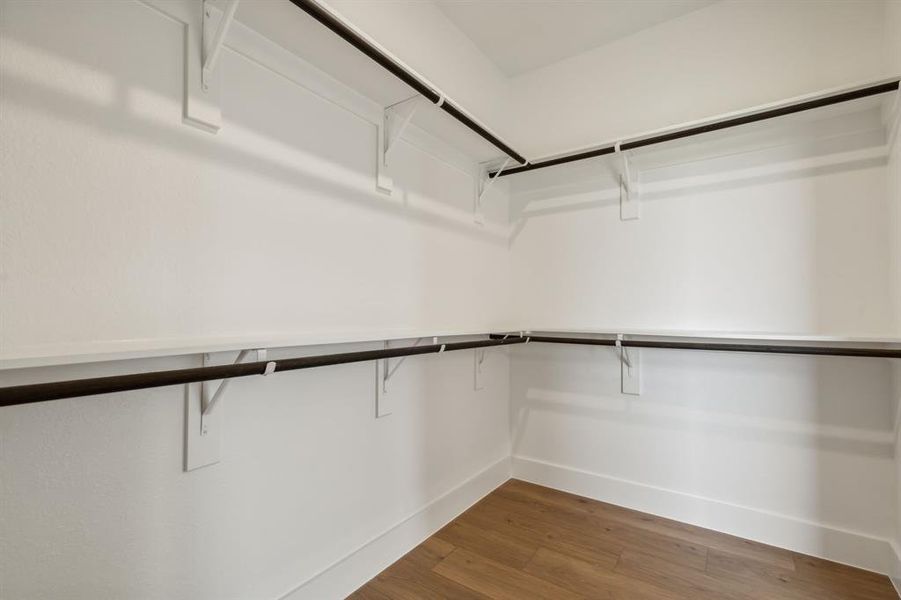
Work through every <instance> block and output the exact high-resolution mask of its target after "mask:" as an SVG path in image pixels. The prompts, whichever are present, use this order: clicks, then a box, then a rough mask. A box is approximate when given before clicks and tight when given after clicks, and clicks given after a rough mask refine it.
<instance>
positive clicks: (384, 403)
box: [375, 337, 438, 419]
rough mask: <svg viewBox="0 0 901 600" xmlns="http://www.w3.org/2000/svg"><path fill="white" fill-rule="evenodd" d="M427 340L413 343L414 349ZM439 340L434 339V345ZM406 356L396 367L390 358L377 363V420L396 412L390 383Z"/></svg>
mask: <svg viewBox="0 0 901 600" xmlns="http://www.w3.org/2000/svg"><path fill="white" fill-rule="evenodd" d="M424 339H425V338H419V339H417V340H416V342H414V343H413V346H412V347H414V348H415V347H416V346H418V345H419V344H421V343H422V341H423V340H424ZM437 343H438V338H437V337H433V338H432V344H437ZM388 347H389V343H388V342H387V341H386V342H385V348H388ZM405 360H407V357H406V356H402V357H400V358H399V359H398V360H397V362H396V363H394V365H393V366H392V365H391V359H390V358H383V359H381V360H377V361H375V418H376V419H378V418H381V417H387V416H388V415H390V414H391V413H393V412H394V403H393V402H392V399H391V398H390V397H389V395H388V381H389V380H390V379H391V378H392V377H394V375H395V374H396V373H397V370H398V369H399V368H400V366H401V365H402V364H404V361H405Z"/></svg>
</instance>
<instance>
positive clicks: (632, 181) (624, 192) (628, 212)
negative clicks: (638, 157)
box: [613, 142, 641, 221]
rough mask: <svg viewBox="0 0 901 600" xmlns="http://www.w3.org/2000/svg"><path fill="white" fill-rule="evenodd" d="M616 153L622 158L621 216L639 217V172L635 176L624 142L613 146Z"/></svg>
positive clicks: (620, 172) (628, 218)
mask: <svg viewBox="0 0 901 600" xmlns="http://www.w3.org/2000/svg"><path fill="white" fill-rule="evenodd" d="M613 151H614V153H615V154H616V155H617V156H618V157H619V159H620V169H619V217H620V219H621V220H623V221H631V220H634V219H637V218H639V216H640V215H641V213H640V204H639V202H638V201H639V199H640V195H639V189H638V177H637V174H636V175H635V176H633V174H632V171H633V169H632V165H631V160H630V159H629V155H628V154H626V153H625V152H624V151H623V149H622V142H616V144H615V145H614V146H613Z"/></svg>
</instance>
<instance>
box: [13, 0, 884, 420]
mask: <svg viewBox="0 0 901 600" xmlns="http://www.w3.org/2000/svg"><path fill="white" fill-rule="evenodd" d="M291 2H292V3H293V4H294V5H295V6H296V7H298V8H300V9H301V10H302V11H303V12H302V13H301V12H300V11H292V12H294V13H298V14H299V15H302V18H313V19H315V20H316V21H318V22H319V23H320V24H322V25H324V26H325V29H326V30H327V31H324V32H323V33H327V34H328V35H331V34H332V33H334V34H337V37H336V36H331V37H332V38H334V39H331V40H330V41H329V42H328V43H330V44H335V43H338V44H340V45H341V46H340V47H338V46H333V48H334V49H335V52H334V53H328V54H329V58H328V60H329V61H331V63H333V64H338V65H342V64H343V65H344V69H345V75H346V74H347V73H351V72H352V73H354V75H349V76H347V77H344V78H343V79H345V80H348V79H350V80H353V79H354V77H357V78H359V87H360V88H362V89H363V92H364V93H365V94H367V95H369V96H370V97H373V98H375V99H377V100H378V101H379V102H381V103H382V104H383V105H386V106H387V105H390V104H391V103H394V102H397V101H399V99H403V98H406V97H409V96H410V91H411V89H412V91H413V92H414V93H415V94H418V95H420V96H422V97H423V98H425V99H426V100H428V101H430V102H431V103H432V104H433V105H434V107H435V108H434V109H433V110H431V111H423V112H421V113H420V116H419V120H418V121H416V122H417V124H418V125H419V126H421V127H423V128H424V129H427V130H431V131H432V132H436V135H438V136H439V137H442V138H444V139H447V140H449V142H450V143H452V144H453V145H455V146H457V147H459V148H461V150H462V151H464V152H465V153H467V154H468V155H469V156H471V157H473V158H475V159H476V160H479V161H481V162H488V161H492V160H496V159H497V158H498V153H499V152H500V153H501V154H502V155H503V156H505V157H508V158H509V159H510V160H512V161H514V162H516V163H518V165H516V166H512V167H510V168H508V169H504V170H501V171H500V172H498V171H494V172H493V173H491V174H490V176H498V177H510V176H513V175H517V174H524V173H530V172H536V171H541V172H543V171H545V170H546V169H549V168H550V167H560V166H562V165H574V164H589V163H590V159H597V158H600V157H604V156H609V155H614V154H616V153H617V152H620V151H637V150H642V151H652V152H650V153H649V154H648V155H647V157H648V160H649V163H648V164H650V165H651V166H652V167H658V168H659V167H661V166H665V165H667V164H671V163H672V162H674V161H673V157H672V156H671V155H672V154H673V153H675V154H677V155H678V156H679V157H681V159H682V160H684V157H685V156H686V155H689V156H705V155H707V156H709V155H710V154H711V153H713V154H714V155H716V154H723V153H726V154H728V153H741V152H747V151H749V149H757V148H759V147H761V146H764V147H765V146H766V145H768V144H770V145H772V144H778V143H779V141H778V140H779V138H780V131H782V130H786V129H788V130H790V129H792V128H795V131H793V132H792V135H793V136H794V139H797V137H798V135H797V134H798V132H802V133H803V134H804V135H808V136H809V137H808V140H807V141H808V142H809V143H813V144H816V143H818V141H821V140H823V139H828V137H829V135H830V133H829V132H830V131H832V130H831V129H830V128H829V127H825V128H824V127H822V126H821V124H822V123H824V122H826V121H828V120H829V119H832V118H833V117H836V116H837V115H838V116H841V115H847V114H862V113H864V112H867V113H869V114H871V115H872V114H874V113H875V114H880V113H881V114H883V115H885V114H888V113H889V112H890V110H889V109H890V108H891V107H894V111H895V113H894V114H895V115H897V112H898V111H899V110H901V109H899V108H898V106H897V104H898V100H897V95H898V89H899V78H893V79H890V80H885V81H877V82H871V83H868V84H865V85H861V86H858V87H855V88H852V89H843V90H835V91H832V92H828V93H823V94H818V95H814V96H809V97H805V98H800V99H796V100H792V101H788V102H783V103H778V104H773V105H769V106H765V107H758V108H756V109H752V110H748V111H745V112H742V113H734V114H730V115H726V116H724V117H720V118H716V119H710V120H708V121H704V122H697V123H692V124H688V125H685V126H681V127H677V128H672V129H669V130H663V131H656V132H652V133H648V134H644V135H636V136H631V137H629V138H626V139H622V140H618V141H617V142H608V143H603V144H599V145H597V146H594V147H591V148H584V149H579V150H577V151H573V152H568V153H563V154H561V155H557V156H552V157H548V158H542V159H537V160H531V161H530V160H527V159H526V157H525V156H523V155H522V154H520V153H518V152H517V151H516V150H514V149H513V148H512V147H511V146H510V145H509V144H507V143H506V142H504V141H503V140H502V139H500V137H498V136H497V135H496V134H494V133H493V132H491V130H490V129H489V128H488V127H486V126H485V125H483V124H481V123H480V122H479V121H478V120H477V119H475V118H474V117H473V116H471V115H470V114H469V113H467V112H466V111H465V110H464V109H463V108H462V107H461V106H459V105H458V104H457V103H455V102H454V101H453V100H452V99H449V98H448V97H447V96H446V95H445V94H443V93H442V92H440V91H439V90H438V89H437V88H436V87H435V86H434V85H432V84H430V83H429V82H428V81H426V80H425V79H423V78H422V77H420V76H419V75H417V74H416V73H415V72H413V71H412V70H411V69H409V68H408V67H406V66H405V65H403V64H402V63H401V62H400V61H398V60H397V59H396V58H394V57H392V56H391V55H390V54H389V53H388V52H386V51H385V50H383V49H382V48H380V47H379V46H378V45H377V44H375V43H374V42H372V41H370V40H368V39H367V38H366V37H365V36H364V35H363V34H361V33H360V32H358V31H356V30H355V29H354V28H353V27H351V26H350V25H348V24H346V23H344V22H343V21H342V20H341V19H340V18H339V17H338V16H336V15H335V14H333V13H332V12H330V11H329V10H328V9H326V8H324V7H323V6H321V5H319V4H318V3H316V2H313V1H312V0H291ZM245 14H246V16H247V18H248V19H249V20H250V21H251V24H252V25H256V26H265V25H267V24H266V23H262V22H260V21H259V19H272V18H273V11H268V12H267V11H260V10H256V12H254V9H253V8H251V9H250V11H248V12H247V13H245ZM303 15H306V16H305V17H303ZM282 16H284V15H282ZM292 18H294V19H296V18H298V15H292ZM254 19H257V21H256V22H254ZM268 25H270V26H272V27H274V29H272V32H273V35H274V36H275V37H277V36H278V31H279V29H278V27H281V32H282V34H283V35H284V34H285V32H287V31H288V29H286V27H288V28H290V27H291V26H293V25H296V21H294V22H293V23H292V21H291V19H281V21H280V23H279V24H278V26H275V25H273V24H272V23H271V22H270V23H269V24H268ZM268 31H269V29H268V28H267V32H268ZM286 39H287V38H286ZM277 41H281V40H277ZM316 41H317V43H319V42H321V41H322V38H319V39H317V40H316ZM286 46H287V47H289V48H290V44H287V43H286ZM348 49H351V50H353V52H356V51H359V52H360V53H361V54H360V55H350V54H347V51H348ZM300 53H301V54H303V53H302V52H300ZM361 58H365V60H366V61H370V60H371V63H367V64H368V67H361V63H360V62H359V61H360V59H361ZM373 67H376V71H378V72H381V73H382V75H381V77H382V78H381V79H379V77H378V76H374V75H373V73H374V72H373V71H372V68H373ZM367 69H369V70H367ZM339 70H340V68H339ZM360 73H363V75H362V77H361V75H360ZM385 77H387V80H386V79H385ZM338 78H339V79H342V77H340V76H339V77H338ZM374 81H377V83H373V82H374ZM809 115H818V118H819V119H820V120H819V122H815V123H813V126H811V120H810V119H809V118H808V116H809ZM799 119H800V120H799ZM805 119H807V121H805ZM883 120H885V119H883ZM871 121H872V119H871ZM895 122H897V117H895ZM805 123H806V124H805ZM460 124H462V125H463V127H462V128H461V127H459V125H460ZM755 128H756V129H755ZM866 128H867V126H866V125H865V126H864V127H863V129H866ZM839 129H841V128H839ZM887 129H888V130H891V127H888V128H886V127H883V128H882V130H881V131H880V132H879V134H880V135H882V136H883V137H884V136H886V135H891V134H892V133H888V134H886V130H887ZM894 129H895V133H896V132H897V126H895V127H894ZM824 130H825V133H823V131H824ZM737 132H741V135H739V134H737ZM811 132H813V133H812V134H811ZM839 134H841V135H844V136H847V135H848V131H839V133H838V134H836V135H839ZM878 143H879V142H877V144H878ZM686 144H691V145H692V147H691V148H689V149H688V151H686V147H687V146H686ZM882 145H883V146H884V145H885V142H884V140H883V142H882ZM502 158H503V157H502ZM679 160H680V159H678V158H677V159H676V160H675V162H679ZM407 337H413V336H407ZM470 337H473V336H470ZM475 337H478V338H480V339H474V340H473V339H467V340H465V341H447V342H446V343H440V344H439V343H433V344H428V345H415V346H407V347H399V348H384V349H378V350H367V351H359V352H345V353H337V354H325V355H316V356H304V357H297V358H288V359H279V360H277V361H257V362H250V363H241V364H229V365H220V366H207V367H199V368H192V369H177V370H166V371H153V372H141V373H132V374H127V375H114V376H106V377H95V378H86V379H77V380H69V381H54V382H47V383H37V384H28V385H18V386H7V387H2V388H0V406H13V405H20V404H30V403H34V402H43V401H49V400H58V399H64V398H74V397H80V396H88V395H94V394H105V393H114V392H122V391H129V390H137V389H145V388H152V387H162V386H170V385H179V384H187V383H194V382H202V381H212V380H218V379H229V378H235V377H246V376H250V375H267V374H270V373H273V372H275V373H277V372H282V371H291V370H298V369H308V368H315V367H320V366H327V365H338V364H347V363H354V362H363V361H374V360H381V359H388V358H399V357H404V356H416V355H424V354H434V353H441V352H445V351H456V350H467V349H480V348H489V347H498V346H509V345H517V344H525V343H552V344H576V345H593V346H610V347H613V346H622V347H626V348H663V349H680V350H703V351H728V352H750V353H771V354H802V355H814V356H850V357H861V358H895V359H898V358H901V340H895V339H843V338H837V337H803V336H802V337H795V338H792V337H791V336H752V335H744V334H716V335H714V334H709V333H704V332H697V333H694V334H667V335H661V334H655V333H653V332H643V333H633V334H630V335H625V336H623V335H617V333H614V332H610V333H608V332H597V331H590V332H589V331H531V332H512V333H511V332H499V333H484V334H481V335H478V336H475ZM405 339H406V338H405ZM341 341H342V342H347V341H350V340H341ZM289 345H292V344H284V346H289ZM254 347H258V346H254ZM225 349H226V348H217V350H225ZM227 349H230V350H234V349H240V348H238V347H235V348H227ZM174 353H177V352H173V354H174ZM180 353H182V354H184V353H185V352H180Z"/></svg>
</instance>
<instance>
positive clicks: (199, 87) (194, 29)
mask: <svg viewBox="0 0 901 600" xmlns="http://www.w3.org/2000/svg"><path fill="white" fill-rule="evenodd" d="M197 6H198V10H197V11H193V10H191V11H189V12H190V17H189V19H188V21H187V23H186V24H185V98H184V114H183V120H184V122H185V123H187V124H188V125H193V126H194V127H197V128H199V129H202V130H203V131H206V132H208V133H217V132H218V131H219V128H220V127H222V109H221V105H220V102H219V91H220V90H219V88H220V77H219V76H218V72H217V71H216V70H215V66H216V62H217V60H218V58H219V55H220V54H221V51H222V45H223V43H224V42H225V36H226V34H227V33H228V29H229V27H230V26H231V24H232V22H233V21H234V16H235V11H236V10H237V8H238V0H228V4H227V5H226V7H225V11H222V10H220V9H218V8H216V7H215V6H214V5H213V3H212V2H211V1H210V0H203V1H202V2H198V4H197Z"/></svg>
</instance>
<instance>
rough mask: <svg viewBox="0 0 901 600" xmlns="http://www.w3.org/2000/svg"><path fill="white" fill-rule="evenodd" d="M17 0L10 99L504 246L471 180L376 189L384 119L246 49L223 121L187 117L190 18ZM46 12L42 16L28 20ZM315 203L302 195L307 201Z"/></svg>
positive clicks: (228, 73) (226, 91)
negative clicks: (448, 186)
mask: <svg viewBox="0 0 901 600" xmlns="http://www.w3.org/2000/svg"><path fill="white" fill-rule="evenodd" d="M13 8H14V7H10V8H9V10H8V11H7V13H8V14H6V15H4V19H5V20H7V21H9V20H10V19H13V18H14V19H16V20H17V21H16V23H15V25H16V26H15V27H13V26H7V27H5V30H4V32H3V47H4V51H3V60H2V71H0V77H2V83H3V102H4V104H7V105H14V106H16V109H17V110H21V111H29V112H31V111H41V112H43V113H46V114H47V115H48V116H50V117H51V118H52V119H62V120H63V121H66V122H68V123H70V124H73V125H75V126H78V127H91V128H94V129H96V130H97V132H98V133H99V135H101V136H103V138H105V139H109V138H113V139H116V138H121V139H123V140H129V139H135V140H139V141H140V142H142V143H144V144H152V145H154V146H156V147H159V148H161V149H164V150H165V151H168V152H171V153H174V154H180V155H186V156H188V157H189V158H192V159H201V161H200V162H198V163H197V165H198V170H199V172H200V176H202V174H203V173H202V171H203V169H204V168H206V167H205V166H204V162H208V163H209V164H210V165H222V166H225V167H226V168H227V169H229V170H231V171H235V172H245V173H248V174H250V175H254V176H261V177H263V178H265V179H266V180H269V181H273V182H280V183H283V184H285V185H287V186H290V187H291V188H293V189H295V190H297V192H298V193H299V194H303V195H304V196H323V197H327V198H328V199H329V200H333V201H335V202H350V203H353V205H354V208H355V209H364V210H370V211H382V212H387V213H389V214H392V215H394V216H396V217H402V218H404V219H415V220H416V221H418V222H419V223H422V224H425V225H429V226H433V227H443V228H446V229H449V230H451V231H453V232H455V233H457V234H460V235H465V236H468V237H472V238H475V239H477V240H480V241H482V242H487V243H494V244H499V245H503V244H504V242H505V240H506V235H505V233H506V229H505V228H504V229H501V230H495V229H494V228H492V227H478V226H475V225H474V224H473V217H472V195H471V190H472V188H473V184H472V181H471V180H470V181H468V182H466V183H465V184H462V185H463V186H464V188H465V190H466V195H465V197H462V198H461V197H458V196H455V195H453V194H444V197H438V195H436V193H435V191H434V190H426V189H417V188H416V187H406V188H402V186H403V181H397V182H396V187H401V188H402V189H400V190H398V189H396V190H395V193H394V194H393V196H392V197H390V198H389V197H388V196H386V195H384V194H380V193H378V192H376V191H375V147H376V130H375V125H374V124H373V123H370V122H368V121H366V120H364V119H362V118H361V117H359V116H357V115H355V114H354V113H351V112H349V111H346V110H345V109H342V108H340V107H338V106H337V105H335V104H333V103H331V102H328V101H326V100H323V99H322V98H320V97H318V96H316V95H314V94H313V93H312V92H310V91H308V90H306V89H305V88H303V87H301V86H300V85H298V84H296V83H294V82H290V86H287V85H285V83H288V82H289V80H288V79H287V78H284V77H281V76H278V75H277V74H276V73H274V72H273V71H269V70H267V69H265V68H260V65H257V64H255V63H253V62H251V61H250V60H249V59H247V58H245V57H243V56H240V55H237V54H235V53H234V52H231V51H229V52H227V53H226V59H227V60H224V61H222V62H221V63H220V66H219V68H220V69H221V70H222V71H223V73H222V78H223V83H224V85H223V95H222V104H223V128H222V130H220V132H219V133H218V134H217V135H211V134H208V133H201V132H199V131H198V130H195V129H193V128H192V127H190V126H188V125H184V124H182V122H181V118H182V115H181V113H182V92H183V90H182V88H183V83H182V76H183V75H182V70H183V57H182V44H183V42H182V40H181V38H182V35H183V34H182V31H181V27H180V26H176V25H175V24H174V23H172V22H169V21H167V20H166V19H163V18H161V17H160V16H159V14H158V13H156V12H155V11H152V10H151V9H149V8H147V7H145V6H143V5H141V4H138V3H113V4H111V5H110V6H109V7H106V8H104V9H103V10H93V11H86V10H81V8H82V7H79V6H78V5H77V4H65V5H64V4H58V5H55V6H54V10H53V11H52V12H51V11H43V10H42V11H37V10H36V11H34V12H33V14H30V13H28V12H27V11H17V12H15V13H14V14H13ZM37 18H40V19H41V20H42V21H41V22H40V23H26V22H25V21H27V20H28V19H37ZM50 21H53V22H50ZM154 21H155V22H156V23H155V24H154V26H153V27H151V26H148V23H154ZM48 31H52V32H53V35H47V34H46V33H47V32H48ZM116 31H120V32H121V31H128V32H129V36H128V37H127V38H122V37H121V36H112V34H110V35H111V36H112V37H110V38H104V37H103V35H98V32H116ZM113 37H114V38H115V39H113ZM85 40H94V42H95V43H92V44H85V43H84V41H85ZM126 40H127V43H129V44H130V45H131V47H130V48H129V49H128V50H126V51H118V52H114V51H107V50H109V45H110V44H114V45H116V46H117V47H118V46H121V44H122V43H123V41H126ZM120 50H121V49H120ZM136 53H140V54H141V55H142V56H144V57H145V60H144V61H142V62H141V63H140V64H134V60H133V58H134V56H135V54H136ZM239 77H240V78H239ZM230 79H231V81H230ZM273 86H277V87H278V91H279V92H281V93H280V94H279V95H278V96H277V97H274V95H273V94H272V93H271V90H272V89H273ZM261 107H266V110H260V109H261ZM85 150H86V151H87V149H85ZM86 154H87V152H86ZM35 160H39V161H40V160H43V164H42V168H43V169H44V170H45V171H47V170H53V169H54V168H55V165H54V164H53V163H52V161H48V159H47V157H42V158H41V157H35ZM148 168H149V169H152V166H151V165H148ZM209 174H210V176H214V175H215V173H213V172H212V171H210V173H209ZM459 175H460V174H459V173H458V179H459ZM456 183H457V184H458V185H460V182H459V181H458V182H456ZM458 189H463V188H458ZM411 198H415V199H418V201H411ZM66 200H67V201H69V202H72V201H77V200H78V199H77V198H67V199H66ZM247 200H248V202H249V201H253V202H260V201H263V202H264V201H265V198H262V199H260V198H252V199H251V198H248V199H247ZM303 201H304V197H303V196H299V197H298V202H299V203H302V202H303Z"/></svg>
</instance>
